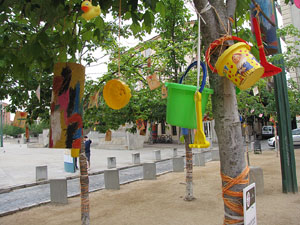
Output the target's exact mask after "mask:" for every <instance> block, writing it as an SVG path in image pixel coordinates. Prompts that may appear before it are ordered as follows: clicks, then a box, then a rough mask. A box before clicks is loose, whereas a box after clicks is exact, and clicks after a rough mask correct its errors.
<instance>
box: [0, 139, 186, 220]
mask: <svg viewBox="0 0 300 225" xmlns="http://www.w3.org/2000/svg"><path fill="white" fill-rule="evenodd" d="M173 148H177V149H178V155H179V156H183V155H184V145H176V144H168V145H163V144H162V145H149V146H145V147H144V148H143V149H138V150H103V149H93V148H92V149H91V170H90V171H89V174H90V188H89V189H90V191H95V190H99V189H103V188H104V176H103V173H102V172H103V170H105V169H107V157H116V160H117V168H120V183H121V184H124V183H128V182H132V181H135V180H139V179H142V177H143V170H142V166H141V165H138V166H134V165H133V164H132V153H136V152H139V153H140V157H141V163H144V162H150V161H151V162H153V161H155V154H154V150H161V158H162V161H160V162H157V163H156V164H157V174H161V173H165V172H168V171H172V169H173V167H172V162H171V160H166V159H170V158H172V157H173ZM64 151H65V150H64V149H49V148H28V147H27V144H16V143H7V142H4V147H3V148H0V216H4V215H6V214H10V213H13V212H16V211H18V210H21V209H26V208H30V207H33V206H36V205H40V204H44V203H47V202H49V201H50V185H49V182H48V181H49V180H50V179H54V178H67V183H68V196H69V197H71V196H76V195H78V194H79V193H80V187H79V183H80V182H79V179H78V176H79V171H76V173H67V172H65V171H64ZM42 165H47V167H48V179H49V180H48V181H45V182H39V183H36V181H35V179H36V178H35V175H36V174H35V169H36V166H42Z"/></svg>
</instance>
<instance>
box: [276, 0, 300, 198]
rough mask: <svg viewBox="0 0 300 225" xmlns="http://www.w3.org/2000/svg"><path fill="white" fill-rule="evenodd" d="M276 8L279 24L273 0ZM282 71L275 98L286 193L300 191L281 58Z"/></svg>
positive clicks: (279, 48) (284, 190) (278, 77)
mask: <svg viewBox="0 0 300 225" xmlns="http://www.w3.org/2000/svg"><path fill="white" fill-rule="evenodd" d="M273 4H274V5H273V7H274V10H275V21H276V28H277V29H278V25H277V13H276V7H275V2H274V1H273ZM277 40H278V52H279V53H281V45H280V39H279V38H278V39H277ZM280 64H281V65H282V72H281V73H280V74H278V75H276V76H275V77H274V83H275V100H276V107H277V115H278V122H279V126H278V128H279V129H278V133H279V137H280V138H279V146H280V148H279V149H280V161H281V174H282V191H283V192H284V193H288V192H293V193H296V192H298V185H297V176H296V164H295V154H294V145H293V139H292V133H291V130H292V128H291V113H290V106H289V99H288V94H287V83H286V75H285V67H284V62H283V60H282V59H281V60H280Z"/></svg>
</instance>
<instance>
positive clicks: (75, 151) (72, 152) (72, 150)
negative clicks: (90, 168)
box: [71, 148, 80, 158]
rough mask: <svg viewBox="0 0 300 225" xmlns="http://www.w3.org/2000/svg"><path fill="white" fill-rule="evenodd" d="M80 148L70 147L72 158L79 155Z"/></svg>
mask: <svg viewBox="0 0 300 225" xmlns="http://www.w3.org/2000/svg"><path fill="white" fill-rule="evenodd" d="M79 153H80V149H79V148H72V149H71V156H72V157H73V158H77V157H79Z"/></svg>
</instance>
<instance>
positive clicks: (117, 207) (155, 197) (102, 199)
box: [0, 149, 300, 225]
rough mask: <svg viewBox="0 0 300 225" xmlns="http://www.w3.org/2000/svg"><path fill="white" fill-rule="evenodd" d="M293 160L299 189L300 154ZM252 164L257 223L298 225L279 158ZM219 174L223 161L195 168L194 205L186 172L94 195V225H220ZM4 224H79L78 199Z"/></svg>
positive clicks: (299, 202) (295, 201)
mask: <svg viewBox="0 0 300 225" xmlns="http://www.w3.org/2000/svg"><path fill="white" fill-rule="evenodd" d="M295 155H296V165H298V168H297V179H298V184H299V183H300V149H298V150H296V151H295ZM250 164H251V165H253V166H260V167H262V168H263V172H264V182H265V189H264V194H263V195H258V196H257V199H256V201H257V218H258V224H261V225H286V224H289V225H293V224H294V225H296V224H298V225H299V224H300V194H299V193H298V194H283V193H282V184H281V170H280V159H279V157H276V153H275V152H274V151H265V152H263V154H259V155H255V154H253V153H250ZM219 169H220V163H219V162H209V163H207V164H206V166H205V167H194V173H193V174H194V185H193V188H194V196H195V197H196V200H195V201H192V202H186V201H184V200H183V198H184V196H185V184H184V182H185V173H168V174H165V175H162V176H159V177H158V178H157V180H153V181H137V182H133V183H130V184H126V185H122V186H121V190H118V191H110V190H102V191H97V192H94V193H91V194H90V219H91V222H90V224H97V225H98V224H105V225H108V224H109V225H111V224H112V225H140V224H143V225H152V224H153V225H171V224H172V225H177V224H178V225H194V224H195V225H196V224H197V225H221V224H223V213H224V212H223V201H222V197H221V180H220V175H219ZM298 186H299V185H298ZM299 191H300V187H299ZM0 224H1V225H13V224H22V225H27V224H28V225H37V224H38V225H40V224H53V225H57V224H66V225H69V224H72V225H74V224H81V221H80V198H79V197H74V198H70V199H69V203H68V204H67V205H53V204H46V205H43V206H40V207H35V208H32V209H30V210H26V211H21V212H18V213H15V214H12V215H9V216H5V217H1V218H0Z"/></svg>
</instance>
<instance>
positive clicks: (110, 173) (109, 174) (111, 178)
mask: <svg viewBox="0 0 300 225" xmlns="http://www.w3.org/2000/svg"><path fill="white" fill-rule="evenodd" d="M104 186H105V189H110V190H120V178H119V170H118V169H110V170H104Z"/></svg>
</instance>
